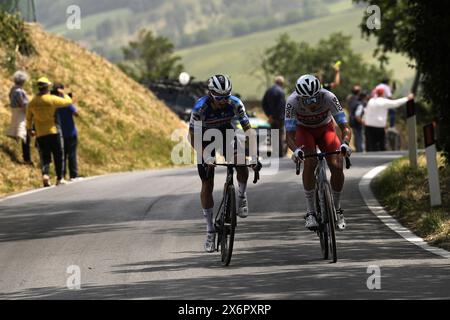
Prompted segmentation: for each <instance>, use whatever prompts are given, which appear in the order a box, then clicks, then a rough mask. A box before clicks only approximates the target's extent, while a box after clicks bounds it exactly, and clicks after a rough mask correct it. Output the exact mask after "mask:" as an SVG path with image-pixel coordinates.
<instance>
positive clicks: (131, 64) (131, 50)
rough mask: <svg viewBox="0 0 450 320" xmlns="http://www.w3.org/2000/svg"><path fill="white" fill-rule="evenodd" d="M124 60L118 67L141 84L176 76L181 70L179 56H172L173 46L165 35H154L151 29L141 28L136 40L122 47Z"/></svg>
mask: <svg viewBox="0 0 450 320" xmlns="http://www.w3.org/2000/svg"><path fill="white" fill-rule="evenodd" d="M122 50H123V53H124V58H125V61H123V62H121V63H119V67H120V68H121V69H122V70H123V71H124V72H125V73H127V74H128V75H129V76H131V77H132V78H134V79H135V80H136V81H138V82H140V83H143V84H146V85H148V84H150V83H151V82H153V81H155V80H160V79H165V78H172V77H178V75H179V74H180V72H181V71H182V70H183V65H182V64H180V63H179V61H180V60H181V58H180V57H178V56H174V55H173V51H174V46H173V44H172V43H171V42H170V41H169V39H167V38H165V37H161V36H158V37H155V36H154V35H153V33H152V32H151V31H147V30H141V31H140V32H139V36H138V40H137V41H130V43H129V44H128V47H125V48H122Z"/></svg>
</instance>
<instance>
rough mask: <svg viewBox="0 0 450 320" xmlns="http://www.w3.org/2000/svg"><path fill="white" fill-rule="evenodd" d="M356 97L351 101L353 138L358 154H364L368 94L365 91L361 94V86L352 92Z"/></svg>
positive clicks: (350, 113)
mask: <svg viewBox="0 0 450 320" xmlns="http://www.w3.org/2000/svg"><path fill="white" fill-rule="evenodd" d="M352 93H353V94H354V95H355V97H354V98H351V99H350V100H349V115H350V121H349V122H350V127H351V128H352V131H353V137H354V139H355V140H354V142H355V150H356V152H363V151H364V147H363V119H362V118H363V115H364V108H365V106H366V103H367V97H368V94H367V92H365V91H362V92H361V88H360V87H359V86H355V87H354V88H353V90H352Z"/></svg>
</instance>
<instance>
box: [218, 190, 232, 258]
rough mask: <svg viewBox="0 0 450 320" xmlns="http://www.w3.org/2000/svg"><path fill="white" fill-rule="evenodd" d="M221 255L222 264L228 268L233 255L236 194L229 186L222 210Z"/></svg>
mask: <svg viewBox="0 0 450 320" xmlns="http://www.w3.org/2000/svg"><path fill="white" fill-rule="evenodd" d="M222 210H223V212H222V219H223V220H222V221H221V222H222V230H221V235H220V239H221V248H220V251H221V254H222V264H223V265H224V266H228V265H229V264H230V261H231V255H232V254H233V245H234V234H235V230H236V194H235V191H234V186H233V185H229V186H228V188H227V192H226V195H225V200H224V204H223V208H222Z"/></svg>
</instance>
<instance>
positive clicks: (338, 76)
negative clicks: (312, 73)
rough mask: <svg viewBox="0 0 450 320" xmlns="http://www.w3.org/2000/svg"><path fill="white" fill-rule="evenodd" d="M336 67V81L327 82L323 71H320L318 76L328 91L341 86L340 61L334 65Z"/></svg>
mask: <svg viewBox="0 0 450 320" xmlns="http://www.w3.org/2000/svg"><path fill="white" fill-rule="evenodd" d="M333 69H334V81H333V82H326V81H324V79H323V74H322V72H319V73H318V76H317V78H318V79H319V81H320V83H322V86H323V88H324V89H326V90H328V91H332V90H333V89H334V88H336V87H337V86H339V85H340V84H341V62H340V61H338V62H336V63H335V64H334V65H333Z"/></svg>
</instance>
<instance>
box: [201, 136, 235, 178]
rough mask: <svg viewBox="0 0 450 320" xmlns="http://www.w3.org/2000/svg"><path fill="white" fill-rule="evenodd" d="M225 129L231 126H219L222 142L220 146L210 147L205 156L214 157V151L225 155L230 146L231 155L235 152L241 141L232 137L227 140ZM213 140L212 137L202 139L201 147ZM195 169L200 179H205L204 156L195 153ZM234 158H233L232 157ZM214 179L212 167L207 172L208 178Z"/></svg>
mask: <svg viewBox="0 0 450 320" xmlns="http://www.w3.org/2000/svg"><path fill="white" fill-rule="evenodd" d="M226 129H231V128H221V129H219V130H220V131H221V133H222V136H223V139H222V144H221V146H219V147H218V148H217V149H218V150H216V149H212V150H211V153H210V154H208V155H206V157H209V156H211V157H215V156H216V151H218V152H219V153H220V154H221V155H222V156H224V157H225V156H226V155H227V151H228V152H230V151H229V150H230V148H232V150H233V153H232V154H233V156H234V155H236V154H237V147H238V145H241V143H240V142H239V140H237V139H234V141H227V139H226ZM213 142H214V139H213V140H212V141H203V142H202V144H203V149H205V148H206V147H207V146H208V145H210V144H211V143H213ZM197 157H198V158H197V170H198V175H199V176H200V179H201V180H202V181H204V180H207V179H206V171H207V168H208V167H207V166H206V165H205V160H206V158H203V157H202V155H199V154H197ZM233 160H234V159H233ZM212 179H214V168H210V173H209V180H212Z"/></svg>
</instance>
